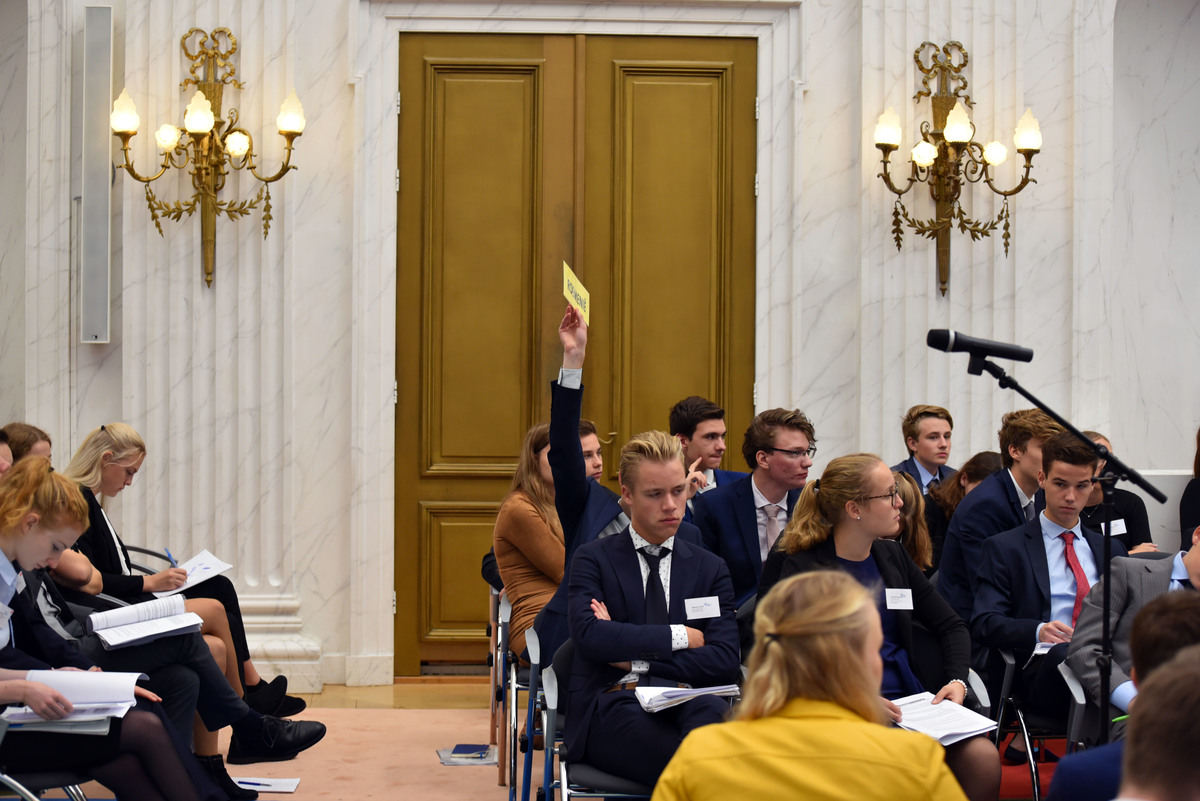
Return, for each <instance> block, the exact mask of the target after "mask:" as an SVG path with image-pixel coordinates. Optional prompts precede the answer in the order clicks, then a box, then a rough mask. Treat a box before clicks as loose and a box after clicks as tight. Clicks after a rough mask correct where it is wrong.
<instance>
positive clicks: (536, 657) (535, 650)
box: [525, 628, 542, 668]
mask: <svg viewBox="0 0 1200 801" xmlns="http://www.w3.org/2000/svg"><path fill="white" fill-rule="evenodd" d="M525 651H526V652H527V653H528V654H529V664H531V665H533V666H534V667H535V668H536V667H537V666H538V665H540V664H542V644H541V641H540V640H538V635H537V632H536V631H535V630H534V629H532V628H528V629H525Z"/></svg>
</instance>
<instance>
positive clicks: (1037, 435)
mask: <svg viewBox="0 0 1200 801" xmlns="http://www.w3.org/2000/svg"><path fill="white" fill-rule="evenodd" d="M1061 430H1062V427H1061V426H1059V425H1058V423H1056V422H1054V420H1052V419H1051V418H1050V417H1049V415H1047V414H1046V413H1045V412H1043V411H1041V410H1040V409H1023V410H1021V411H1017V412H1009V413H1008V414H1006V415H1004V417H1003V418H1002V419H1001V422H1000V432H999V437H1000V460H1001V462H1002V463H1003V465H1004V467H1005V468H1006V469H1004V470H1002V471H1000V472H999V473H995V474H993V475H991V476H988V477H987V478H985V479H984V480H983V481H982V482H980V484H979V486H978V487H976V488H975V489H974V490H973V491H972V492H971V494H970V495H968V496H967V497H965V498H963V500H962V503H960V504H959V505H958V509H956V510H955V512H954V517H953V518H951V519H950V527H949V528H948V529H947V530H946V542H945V545H944V546H943V548H942V561H941V564H940V565H939V567H938V592H940V593H941V594H942V597H943V598H945V599H946V600H947V601H948V602H949V604H950V606H951V607H952V608H953V609H954V611H955V612H957V613H958V616H959V617H961V618H962V619H963V620H970V619H971V611H972V608H973V607H974V605H975V594H976V593H977V592H978V590H979V581H980V571H981V570H982V569H983V566H984V560H983V543H984V541H985V540H987V538H988V537H994V536H995V535H997V534H999V533H1000V532H1001V531H1008V530H1009V529H1013V528H1017V527H1018V526H1020V525H1021V524H1022V523H1024V522H1025V521H1027V520H1034V519H1035V518H1036V517H1037V512H1038V511H1040V510H1041V508H1042V507H1043V506H1044V505H1045V503H1044V501H1043V500H1042V496H1041V495H1040V493H1039V492H1038V474H1039V472H1040V471H1041V469H1042V443H1044V442H1045V441H1046V440H1047V439H1048V438H1049V437H1051V436H1053V435H1055V434H1057V433H1058V432H1059V431H1061ZM1081 505H1082V504H1081Z"/></svg>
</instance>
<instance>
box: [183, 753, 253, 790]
mask: <svg viewBox="0 0 1200 801" xmlns="http://www.w3.org/2000/svg"><path fill="white" fill-rule="evenodd" d="M196 761H197V762H199V763H200V767H202V768H204V772H205V773H207V774H208V775H209V778H211V779H212V780H213V782H214V783H215V784H216V785H217V787H220V788H221V792H223V793H225V795H227V796H229V797H230V799H232V801H241V799H245V801H254V799H256V798H258V791H257V790H250V789H247V788H245V787H241V786H239V785H238V784H237V782H235V781H234V780H233V779H231V778H229V773H227V772H226V770H225V760H224V759H222V758H221V755H220V754H214V755H213V756H201V755H200V754H196Z"/></svg>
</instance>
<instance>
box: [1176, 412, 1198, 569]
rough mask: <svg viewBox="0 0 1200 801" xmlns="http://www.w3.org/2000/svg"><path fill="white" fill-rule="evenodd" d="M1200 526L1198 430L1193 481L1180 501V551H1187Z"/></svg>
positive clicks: (1184, 489)
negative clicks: (1195, 531)
mask: <svg viewBox="0 0 1200 801" xmlns="http://www.w3.org/2000/svg"><path fill="white" fill-rule="evenodd" d="M1196 526H1200V429H1196V459H1195V461H1193V462H1192V479H1191V480H1190V481H1189V482H1188V483H1187V486H1186V487H1184V488H1183V496H1182V497H1181V498H1180V499H1179V550H1181V551H1186V550H1187V548H1188V543H1189V542H1191V537H1192V534H1191V532H1192V531H1193V530H1194V529H1195V528H1196Z"/></svg>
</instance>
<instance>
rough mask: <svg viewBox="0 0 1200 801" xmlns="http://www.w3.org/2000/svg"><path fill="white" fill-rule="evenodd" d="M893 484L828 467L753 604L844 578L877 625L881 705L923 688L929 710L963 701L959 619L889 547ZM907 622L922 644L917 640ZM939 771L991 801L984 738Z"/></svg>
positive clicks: (895, 512) (876, 468) (897, 503)
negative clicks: (792, 587) (784, 588)
mask: <svg viewBox="0 0 1200 801" xmlns="http://www.w3.org/2000/svg"><path fill="white" fill-rule="evenodd" d="M895 476H896V474H895V473H893V472H892V471H891V470H890V469H888V466H887V465H886V464H884V462H883V461H882V460H880V458H879V457H878V456H875V455H873V454H869V453H857V454H852V455H850V456H839V457H838V458H836V459H834V460H832V461H831V462H830V463H829V465H828V466H827V467H826V468H825V471H824V472H823V473H822V474H821V478H820V480H819V481H814V482H810V483H809V484H808V485H807V486H805V488H804V491H803V492H802V493H801V494H800V501H799V502H798V503H797V504H796V511H795V514H794V515H793V516H792V520H791V522H790V523H788V527H787V530H786V531H785V532H784V534H783V536H782V537H780V539H779V544H778V545H776V547H775V548H774V549H773V550H772V551H771V554H770V556H769V557H768V558H767V564H766V565H765V566H764V567H763V577H762V583H761V584H760V585H759V597H765V595H766V593H767V592H769V591H770V590H771V587H772V586H773V585H774V584H775V582H777V581H782V580H783V579H786V578H787V577H788V576H792V575H796V574H798V573H808V572H812V571H817V570H840V571H842V572H845V573H849V574H850V575H851V576H853V577H854V578H855V579H857V580H858V581H859V583H861V584H862V585H863V586H864V587H868V588H870V589H871V591H872V592H873V593H874V597H875V604H876V606H877V608H878V612H879V617H880V619H881V620H882V621H883V645H882V649H881V651H880V655H881V657H882V659H883V687H882V690H881V692H882V694H883V697H884V698H887V699H891V700H894V699H897V698H903V697H904V696H907V695H912V694H913V693H919V692H921V691H923V690H928V691H929V692H931V693H933V694H934V695H935V700H934V703H942V702H943V699H949V700H950V701H952V702H953V703H956V704H961V703H963V701H964V700H965V699H966V694H967V685H966V678H967V672H968V662H969V659H970V653H971V642H970V636H969V635H968V633H967V626H966V624H965V623H964V622H963V621H962V619H961V618H959V616H958V615H956V614H954V611H953V610H952V609H951V608H950V606H949V605H948V604H947V603H946V602H945V601H944V600H943V599H942V597H941V596H940V595H938V594H937V591H936V590H934V589H933V587H932V585H930V583H929V581H928V580H927V579H926V578H925V575H924V574H923V573H922V572H921V570H920V568H918V567H917V565H916V564H915V563H914V562H913V560H912V559H911V558H910V557H909V555H908V554H907V553H906V552H905V551H904V549H903V548H902V547H901V546H900V545H899V544H898V543H897V542H895V540H894V539H892V538H893V537H895V536H896V533H897V531H898V530H899V527H900V515H901V509H902V506H901V500H900V493H899V489H898V487H897V482H896V477H895ZM914 489H915V488H914ZM917 624H919V625H920V627H921V628H922V629H923V630H924V631H926V632H929V633H930V634H932V638H930V637H928V636H924V637H922V638H917V637H916V636H915V633H916V630H917ZM891 709H892V711H893V712H896V709H895V707H891ZM946 763H947V764H948V765H949V766H950V770H951V771H953V773H954V775H955V776H956V777H957V778H958V781H959V783H960V784H961V785H962V787H963V789H964V791H965V792H966V794H967V796H968V797H969V798H972V799H977V800H978V799H991V801H995V799H996V797H997V794H998V793H999V791H1000V758H999V755H998V754H997V752H996V748H995V746H993V745H992V744H991V742H990V741H989V740H988V739H987V738H984V737H975V738H972V739H970V740H964V741H962V742H960V743H956V744H954V745H952V746H950V747H948V748H947V749H946Z"/></svg>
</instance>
